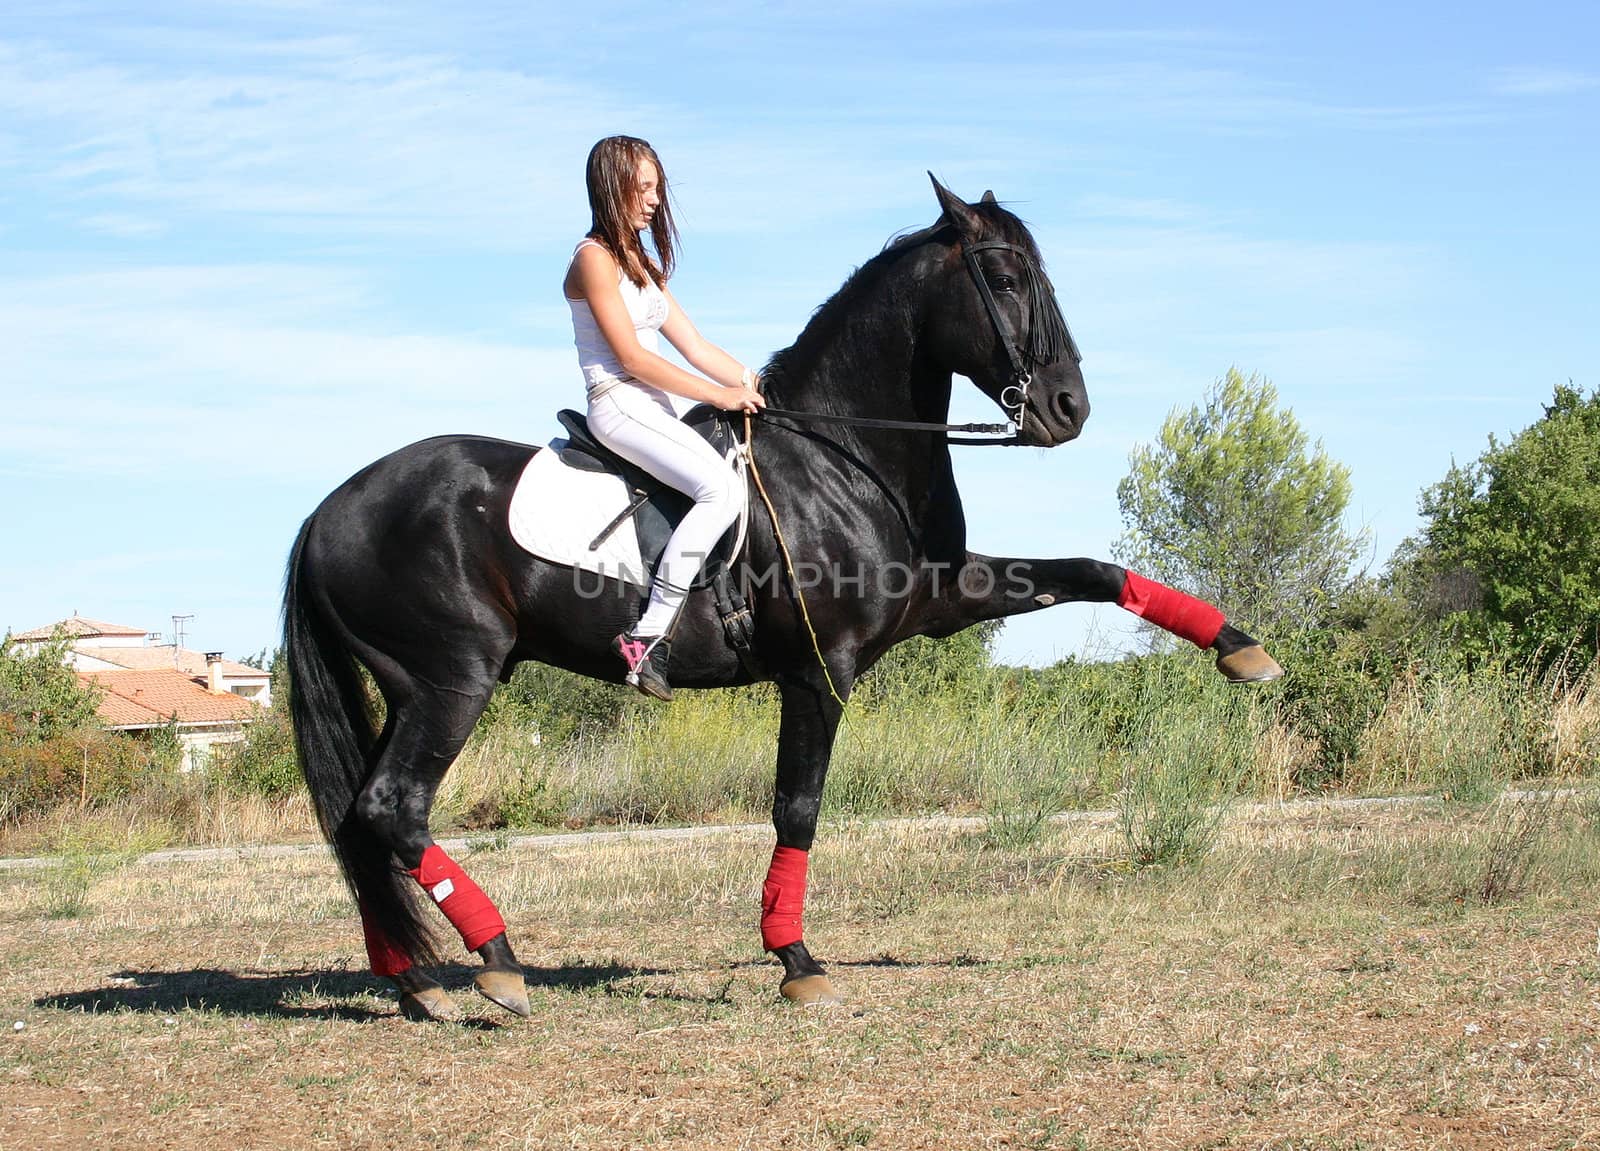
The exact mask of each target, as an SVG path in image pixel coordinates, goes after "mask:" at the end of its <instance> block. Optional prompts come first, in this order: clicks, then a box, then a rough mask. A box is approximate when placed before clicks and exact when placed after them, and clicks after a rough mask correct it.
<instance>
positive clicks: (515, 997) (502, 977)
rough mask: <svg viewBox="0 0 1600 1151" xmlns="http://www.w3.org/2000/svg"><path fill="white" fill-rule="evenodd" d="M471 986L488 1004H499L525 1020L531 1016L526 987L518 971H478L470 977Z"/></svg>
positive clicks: (530, 1005) (531, 1010)
mask: <svg viewBox="0 0 1600 1151" xmlns="http://www.w3.org/2000/svg"><path fill="white" fill-rule="evenodd" d="M472 984H473V986H474V987H476V988H477V989H478V993H479V994H480V995H482V996H483V997H484V998H485V999H487V1000H488V1001H489V1002H490V1003H496V1004H499V1005H500V1006H501V1007H504V1008H505V1009H506V1010H507V1011H509V1012H511V1014H513V1015H520V1016H521V1017H522V1018H524V1019H526V1018H528V1016H530V1015H532V1014H533V1005H532V1004H531V1003H529V1002H528V987H527V985H526V984H525V983H523V981H522V972H520V971H501V970H493V971H480V972H478V974H476V975H474V976H473V977H472Z"/></svg>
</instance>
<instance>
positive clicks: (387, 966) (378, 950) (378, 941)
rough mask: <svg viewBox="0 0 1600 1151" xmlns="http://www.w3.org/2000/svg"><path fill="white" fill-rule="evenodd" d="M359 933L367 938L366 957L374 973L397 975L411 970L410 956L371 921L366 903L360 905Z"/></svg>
mask: <svg viewBox="0 0 1600 1151" xmlns="http://www.w3.org/2000/svg"><path fill="white" fill-rule="evenodd" d="M361 934H362V935H364V936H365V937H366V940H367V959H368V961H369V962H370V963H371V964H372V974H374V975H399V974H400V973H401V972H402V971H409V970H411V956H409V955H407V954H406V953H405V952H404V951H402V950H400V948H399V946H398V945H397V944H396V943H395V941H394V940H392V939H390V938H389V935H388V933H387V932H386V931H384V929H383V928H381V927H379V926H378V925H377V924H376V923H375V922H373V919H372V915H371V913H370V912H368V911H367V906H366V904H362V905H361Z"/></svg>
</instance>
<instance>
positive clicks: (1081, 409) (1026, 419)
mask: <svg viewBox="0 0 1600 1151" xmlns="http://www.w3.org/2000/svg"><path fill="white" fill-rule="evenodd" d="M1088 418H1089V398H1088V396H1086V395H1084V393H1083V392H1082V391H1073V390H1071V389H1068V388H1062V389H1060V390H1058V391H1054V392H1050V393H1049V394H1047V395H1037V396H1030V397H1028V406H1027V408H1026V410H1024V412H1023V415H1022V426H1021V427H1019V428H1018V429H1017V438H1018V439H1019V440H1021V441H1022V442H1023V443H1025V444H1032V445H1034V446H1036V447H1041V448H1053V447H1055V446H1056V445H1057V444H1064V443H1066V442H1067V441H1068V440H1075V439H1077V438H1078V435H1079V433H1080V432H1082V431H1083V424H1084V421H1085V420H1087V419H1088Z"/></svg>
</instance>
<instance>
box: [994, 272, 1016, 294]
mask: <svg viewBox="0 0 1600 1151" xmlns="http://www.w3.org/2000/svg"><path fill="white" fill-rule="evenodd" d="M989 283H990V285H991V286H992V287H993V288H994V290H995V291H997V292H1014V291H1016V290H1017V282H1016V281H1015V280H1013V279H1012V278H1011V277H1010V276H996V277H995V278H994V279H993V280H991V281H989Z"/></svg>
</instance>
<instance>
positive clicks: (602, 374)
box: [566, 239, 668, 400]
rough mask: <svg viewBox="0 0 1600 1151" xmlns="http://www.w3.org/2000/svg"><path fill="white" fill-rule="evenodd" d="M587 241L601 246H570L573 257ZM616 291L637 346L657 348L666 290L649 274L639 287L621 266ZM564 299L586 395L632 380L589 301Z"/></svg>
mask: <svg viewBox="0 0 1600 1151" xmlns="http://www.w3.org/2000/svg"><path fill="white" fill-rule="evenodd" d="M590 244H594V245H595V246H596V247H599V246H600V244H599V243H598V242H597V241H595V240H587V239H586V240H584V241H583V243H581V244H579V245H578V246H577V247H576V248H574V249H573V252H572V254H573V256H574V257H576V256H577V254H578V253H579V252H581V251H582V250H583V249H584V248H586V247H587V246H589V245H590ZM617 291H619V292H621V293H622V304H623V307H625V308H627V310H628V318H629V319H631V320H632V321H633V331H634V334H635V335H636V336H638V337H639V346H640V347H642V348H644V349H645V350H646V351H650V352H654V351H658V350H659V349H660V347H661V339H660V336H659V333H660V331H661V325H662V324H664V323H666V322H667V314H668V305H667V297H666V293H664V292H663V291H662V290H661V289H660V288H658V287H656V284H655V281H654V280H651V279H650V278H648V277H646V278H645V284H644V287H642V288H641V287H639V286H638V285H637V284H635V283H634V282H633V281H632V280H630V279H628V277H627V276H626V275H624V274H623V271H622V269H621V268H618V269H617ZM566 300H567V306H568V307H570V308H571V309H572V335H573V343H575V344H576V345H577V347H578V367H579V368H581V369H582V371H583V379H584V383H585V384H586V385H587V387H588V392H589V398H590V399H591V400H593V399H596V398H598V397H600V396H602V395H604V394H605V393H606V392H609V391H610V390H611V389H612V388H614V387H616V386H617V385H618V384H622V383H633V382H635V381H634V378H633V377H632V376H630V375H629V374H628V373H627V372H625V371H623V370H622V364H621V363H619V362H618V360H617V355H616V353H615V352H613V351H612V350H611V345H610V344H609V343H607V342H606V337H605V334H604V333H603V332H601V331H600V325H599V324H597V323H596V322H595V318H594V309H592V308H590V307H589V301H588V300H574V299H573V298H572V297H571V296H567V297H566Z"/></svg>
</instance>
